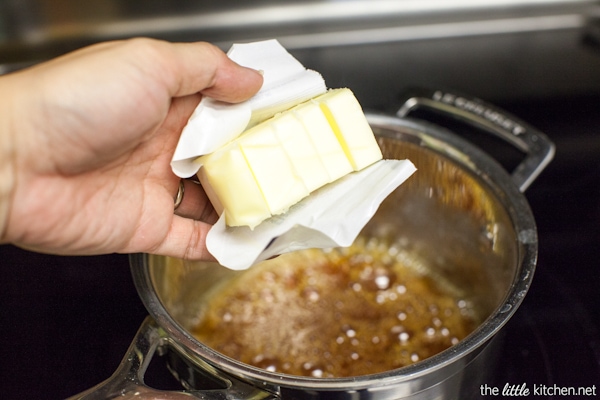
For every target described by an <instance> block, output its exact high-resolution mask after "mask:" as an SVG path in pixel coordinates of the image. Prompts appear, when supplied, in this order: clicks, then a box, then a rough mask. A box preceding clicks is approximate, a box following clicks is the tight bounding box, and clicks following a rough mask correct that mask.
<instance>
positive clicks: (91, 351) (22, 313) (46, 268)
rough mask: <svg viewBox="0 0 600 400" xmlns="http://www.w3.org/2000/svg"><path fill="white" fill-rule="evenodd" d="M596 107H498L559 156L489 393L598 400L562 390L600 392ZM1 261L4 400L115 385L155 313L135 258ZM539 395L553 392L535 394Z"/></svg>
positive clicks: (590, 100) (573, 103)
mask: <svg viewBox="0 0 600 400" xmlns="http://www.w3.org/2000/svg"><path fill="white" fill-rule="evenodd" d="M598 104H600V97H583V98H576V99H573V98H568V99H565V98H559V99H553V100H547V101H530V102H521V103H507V104H501V106H502V107H503V108H505V109H506V110H508V111H510V112H512V113H513V114H515V115H517V116H519V117H521V118H522V119H523V120H525V121H527V122H529V123H531V124H532V125H533V126H536V127H537V128H539V129H540V130H541V131H542V132H545V133H546V134H547V135H548V136H550V138H551V139H552V140H553V141H554V142H555V143H556V145H557V154H556V157H555V160H554V161H553V162H552V163H551V165H550V166H549V167H548V168H547V170H546V171H545V172H544V173H543V174H542V176H541V177H540V178H538V180H537V181H536V182H535V183H534V184H533V185H532V186H531V187H530V188H529V189H528V191H527V193H526V195H527V198H528V200H529V202H530V204H531V207H532V209H533V212H534V214H535V216H536V220H537V223H538V230H539V236H540V252H539V261H538V267H537V270H536V276H535V279H534V283H533V285H532V287H531V290H530V292H529V294H528V295H527V297H526V298H525V300H524V303H523V304H522V306H521V307H520V308H519V310H518V311H517V313H516V314H515V316H514V317H513V318H512V319H511V320H510V321H509V323H508V324H507V326H506V327H505V329H504V333H505V337H504V342H503V343H504V344H503V349H502V352H501V353H500V359H499V362H498V368H497V370H496V372H495V373H494V375H493V376H494V379H493V380H492V381H490V382H489V387H490V388H494V387H497V388H499V389H500V391H501V390H502V389H503V388H504V386H505V385H506V384H509V385H515V386H516V385H518V386H521V385H523V384H524V385H525V386H526V387H527V388H529V390H530V393H529V397H531V398H553V396H552V394H554V395H555V396H554V398H586V397H587V398H593V397H595V396H575V397H570V396H563V395H559V392H558V391H557V390H558V389H560V388H568V387H573V388H589V390H590V391H588V393H589V394H591V390H592V389H591V388H592V387H593V386H594V385H596V386H599V385H600V296H599V295H598V293H599V287H600V263H599V262H598V260H599V259H600V229H598V227H599V226H600V113H598ZM0 260H1V261H0V264H1V265H2V272H3V275H4V278H3V279H2V290H1V292H0V307H1V309H2V311H1V314H0V315H1V316H0V318H1V324H0V327H1V328H0V340H1V342H2V346H1V347H2V350H1V352H0V354H1V355H2V360H3V362H2V363H1V365H0V382H2V383H1V384H0V391H1V393H2V395H1V396H0V397H2V398H4V399H25V398H28V399H42V398H43V399H60V398H65V397H67V396H70V395H73V394H76V393H78V392H80V391H82V390H84V389H87V388H89V387H91V386H93V385H95V384H97V383H99V382H100V381H102V380H104V379H106V378H108V377H109V376H110V375H111V374H112V373H113V372H114V370H115V368H116V367H117V365H118V364H119V362H120V360H121V358H122V357H123V355H124V354H125V351H126V349H127V347H128V346H129V344H130V342H131V340H132V338H133V336H134V334H135V332H136V330H137V329H138V327H139V326H140V324H141V322H142V320H143V319H144V318H145V316H146V315H147V314H146V311H145V309H144V307H143V305H142V304H141V301H140V300H139V298H138V296H137V294H136V291H135V288H134V287H133V283H132V280H131V277H130V272H129V266H128V260H127V257H126V256H123V255H107V256H99V257H57V256H48V255H40V254H32V253H29V252H25V251H23V250H20V249H17V248H14V247H11V246H1V247H0ZM161 368H162V366H161V365H157V366H156V369H158V370H161ZM165 372H166V370H164V371H162V370H161V371H159V372H158V373H157V374H156V375H157V376H158V377H157V378H153V379H155V382H156V385H158V386H160V385H170V384H171V382H170V380H169V379H170V377H166V378H163V377H161V373H165ZM165 375H168V373H166V374H165ZM151 383H152V382H151ZM534 385H537V387H538V389H539V388H540V387H542V386H543V387H545V388H546V389H547V390H546V392H543V394H535V393H534V392H533V389H534ZM599 392H600V388H596V392H595V394H596V396H598V395H599ZM485 397H486V396H482V398H485ZM489 397H490V398H502V396H501V395H498V396H491V395H490V396H489Z"/></svg>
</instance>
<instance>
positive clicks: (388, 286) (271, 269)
mask: <svg viewBox="0 0 600 400" xmlns="http://www.w3.org/2000/svg"><path fill="white" fill-rule="evenodd" d="M409 264H410V263H409ZM476 325H477V323H476V318H475V317H474V313H473V311H472V307H471V305H470V304H469V303H468V302H467V301H465V300H463V299H461V298H457V296H456V294H455V292H454V291H452V290H447V288H446V287H444V286H443V285H440V284H439V283H438V282H437V281H436V280H434V279H432V278H431V277H430V276H428V275H427V274H423V272H422V271H419V270H418V269H415V268H413V267H412V266H407V259H406V258H405V257H402V254H401V253H400V252H398V250H396V248H394V247H393V246H391V247H390V246H388V245H384V244H383V243H378V242H377V240H375V239H370V240H365V239H361V238H359V240H357V242H356V243H355V244H354V245H353V246H352V247H350V248H346V249H334V250H329V251H323V250H305V251H300V252H295V253H291V254H287V255H283V256H280V257H278V258H277V259H275V260H271V261H267V262H264V263H262V264H260V265H257V266H255V267H252V268H251V269H249V270H248V271H246V272H245V273H244V274H242V275H241V276H240V277H238V278H237V279H236V280H235V281H233V282H230V283H229V284H228V285H227V286H226V287H224V288H223V289H222V290H220V291H218V293H216V294H215V295H214V296H212V297H211V299H210V300H209V301H208V304H207V306H206V308H205V310H204V312H203V315H202V316H201V318H200V322H199V324H198V325H197V326H196V328H195V329H194V331H193V334H194V335H195V336H196V338H197V339H198V340H200V341H201V342H203V343H205V344H207V345H208V346H210V347H212V348H213V349H215V350H217V351H219V352H221V353H223V354H225V355H227V356H229V357H231V358H234V359H237V360H239V361H242V362H244V363H247V364H250V365H254V366H256V367H259V368H263V369H266V370H268V371H272V372H278V373H284V374H290V375H299V376H310V377H316V378H321V377H322V378H334V377H350V376H360V375H367V374H373V373H377V372H383V371H388V370H392V369H396V368H400V367H403V366H406V365H410V364H413V363H415V362H417V361H420V360H423V359H426V358H428V357H431V356H433V355H435V354H437V353H439V352H441V351H443V350H445V349H447V348H449V347H450V346H452V345H454V344H456V343H458V341H460V340H461V339H463V338H464V337H465V336H467V335H468V334H469V333H470V332H471V331H472V330H473V329H474V328H475V327H476Z"/></svg>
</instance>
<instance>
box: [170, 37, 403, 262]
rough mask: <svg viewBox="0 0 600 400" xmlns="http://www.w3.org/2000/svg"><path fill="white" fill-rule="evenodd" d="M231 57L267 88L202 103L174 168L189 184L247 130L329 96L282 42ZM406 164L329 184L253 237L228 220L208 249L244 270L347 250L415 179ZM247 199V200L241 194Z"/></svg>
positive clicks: (236, 48)
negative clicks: (235, 99) (240, 98)
mask: <svg viewBox="0 0 600 400" xmlns="http://www.w3.org/2000/svg"><path fill="white" fill-rule="evenodd" d="M227 54H228V56H229V57H230V58H231V59H232V60H233V61H235V62H237V63H238V64H240V65H243V66H246V67H249V68H254V69H256V70H260V71H263V77H264V81H263V86H262V87H261V89H260V91H259V92H258V93H257V94H256V95H254V96H253V97H252V98H250V99H248V100H246V101H244V102H242V103H239V104H229V103H223V102H219V101H216V100H214V99H211V98H208V97H205V98H203V99H202V100H201V101H200V104H199V105H198V107H197V108H196V110H195V111H194V113H193V114H192V116H191V117H190V119H189V121H188V124H187V125H186V126H185V128H184V129H183V131H182V134H181V137H180V139H179V143H178V145H177V148H176V150H175V153H174V155H173V159H172V161H171V167H172V170H173V172H174V173H175V174H176V175H177V176H179V177H181V178H187V177H190V176H193V175H195V174H196V173H197V172H198V170H199V168H201V164H200V163H198V162H197V161H196V162H194V160H197V159H198V157H199V156H202V155H205V154H209V153H212V152H213V151H215V150H217V149H218V148H219V147H221V146H223V145H225V144H226V143H228V142H230V141H231V140H233V139H235V138H236V137H237V136H239V135H240V134H241V133H243V132H244V131H245V130H247V129H248V128H250V127H252V126H253V125H256V124H258V123H260V122H262V121H264V120H266V119H268V118H270V117H272V116H274V115H275V114H277V113H279V112H282V111H285V110H288V109H290V108H292V107H293V106H295V105H297V104H299V103H302V102H304V101H307V100H309V99H311V98H314V97H316V96H318V95H320V94H323V93H325V92H326V91H327V87H326V86H325V82H324V80H323V78H322V77H321V75H320V74H319V73H318V72H316V71H312V70H308V69H306V68H304V66H303V65H302V64H301V63H300V62H298V60H296V59H295V58H294V57H293V56H291V55H290V54H289V53H288V52H287V51H286V50H285V49H284V48H283V47H282V46H281V45H280V44H279V42H277V40H267V41H262V42H255V43H248V44H235V45H233V46H232V47H231V49H230V50H229V52H228V53H227ZM414 171H415V166H414V165H413V164H412V163H411V162H410V161H408V160H380V161H378V162H376V163H375V164H373V165H371V166H369V167H367V168H365V169H363V170H361V171H358V172H352V173H350V174H349V175H346V176H345V177H343V178H341V179H339V180H337V181H335V182H333V183H330V184H328V185H326V186H324V187H322V188H320V189H318V190H316V191H315V192H313V193H311V194H310V196H308V197H305V198H304V199H303V200H302V201H300V202H299V203H297V204H295V205H294V206H292V207H291V208H290V209H289V210H288V211H287V212H286V213H284V214H282V215H276V216H273V217H271V218H269V219H267V220H265V221H263V222H262V223H260V224H259V225H258V226H257V227H255V228H254V229H250V228H249V227H246V226H242V227H229V226H227V225H226V224H225V216H224V214H223V215H221V217H220V218H219V220H218V222H217V223H216V224H215V225H214V226H213V227H212V228H211V229H210V231H209V233H208V235H207V239H206V244H207V247H208V250H209V252H210V253H211V254H212V255H213V256H214V257H215V258H216V259H217V261H218V262H219V263H220V264H221V265H223V266H225V267H228V268H230V269H246V268H249V267H250V266H252V265H254V264H256V263H258V262H260V261H262V260H266V259H268V258H271V257H273V256H275V255H279V254H284V253H287V252H291V251H295V250H301V249H306V248H327V247H336V246H349V245H351V244H352V242H353V241H354V240H355V238H356V237H357V236H358V234H359V233H360V231H361V230H362V228H363V227H364V225H365V224H366V223H367V222H368V221H369V220H370V219H371V217H372V216H373V214H375V212H376V210H377V208H378V207H379V205H380V203H381V202H382V201H383V200H384V199H385V198H386V197H387V196H388V195H389V194H390V193H391V192H392V191H393V190H395V189H396V188H397V187H398V186H399V185H401V184H402V182H404V181H405V180H406V179H407V178H408V177H409V176H410V175H411V174H412V173H413V172H414ZM240 196H243V193H240Z"/></svg>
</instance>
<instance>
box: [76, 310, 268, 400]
mask: <svg viewBox="0 0 600 400" xmlns="http://www.w3.org/2000/svg"><path fill="white" fill-rule="evenodd" d="M165 346H170V347H171V348H175V349H176V351H177V352H178V353H179V354H178V356H180V357H182V358H186V359H188V360H189V362H190V363H194V361H192V360H191V357H188V356H186V355H185V354H184V352H183V351H181V349H177V346H176V345H175V344H174V343H172V341H171V339H170V338H169V336H168V334H167V333H166V332H164V331H163V330H162V329H161V328H160V327H159V326H158V324H157V323H156V322H155V321H154V320H153V319H152V317H147V318H146V320H145V321H144V323H143V324H142V326H141V327H140V329H139V330H138V333H137V335H136V337H135V338H134V340H133V342H132V343H131V345H130V346H129V349H128V350H127V354H125V357H124V358H123V361H121V364H120V365H119V367H118V369H117V370H116V371H115V373H114V374H113V375H112V376H111V377H110V378H108V379H107V380H105V381H104V382H102V383H100V384H98V385H96V386H94V387H92V388H90V389H88V390H86V391H84V392H82V393H79V394H77V395H75V396H73V397H71V398H69V399H68V400H101V399H102V400H105V399H117V398H118V399H131V400H134V399H135V400H143V399H145V400H150V399H164V400H191V399H205V400H226V399H227V400H236V399H238V400H241V399H257V400H275V399H278V398H279V397H278V396H276V395H274V394H272V393H269V392H265V391H262V390H259V389H257V388H255V387H253V386H251V385H248V384H245V383H243V382H241V381H238V380H236V379H233V378H231V379H230V378H229V377H225V376H220V375H219V374H218V373H217V372H216V371H207V372H206V373H208V374H210V375H211V377H212V378H213V379H219V380H221V381H222V382H223V385H222V386H224V387H225V389H210V390H202V389H199V390H192V389H190V390H181V391H165V390H158V389H154V388H151V387H149V386H147V385H146V384H145V383H144V374H145V373H146V369H147V368H148V365H149V364H150V361H151V359H152V357H153V356H154V354H155V353H156V352H157V351H158V350H159V349H164V348H165ZM178 350H180V351H178ZM198 363H199V361H198V362H195V363H194V364H195V368H197V369H203V368H208V369H210V367H209V366H208V365H206V366H201V365H199V364H198Z"/></svg>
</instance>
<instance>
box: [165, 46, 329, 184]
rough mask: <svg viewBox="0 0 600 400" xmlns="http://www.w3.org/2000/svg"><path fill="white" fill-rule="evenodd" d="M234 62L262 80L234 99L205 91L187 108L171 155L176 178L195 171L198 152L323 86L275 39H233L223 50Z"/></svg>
mask: <svg viewBox="0 0 600 400" xmlns="http://www.w3.org/2000/svg"><path fill="white" fill-rule="evenodd" d="M227 55H228V56H229V58H230V59H231V60H233V61H235V62H236V63H238V64H240V65H242V66H245V67H248V68H253V69H256V70H259V71H262V72H263V78H264V80H263V85H262V87H261V89H260V90H259V91H258V93H256V94H255V95H254V96H253V97H252V98H250V99H248V100H246V101H244V102H242V103H238V104H230V103H224V102H219V101H217V100H214V99H211V98H209V97H204V98H203V99H202V100H201V101H200V104H198V106H197V107H196V110H194V112H193V113H192V115H191V117H190V119H189V121H188V123H187V125H186V126H185V127H184V129H183V131H182V132H181V137H180V138H179V142H178V144H177V147H176V149H175V153H174V154H173V158H172V160H171V169H172V170H173V172H174V173H175V175H177V176H179V177H180V178H189V177H190V176H193V175H194V174H196V172H198V169H199V168H200V165H199V164H198V163H194V160H195V159H196V158H198V157H199V156H202V155H205V154H209V153H212V152H213V151H215V150H216V149H218V148H219V147H221V146H223V145H225V144H226V143H228V142H230V141H231V140H233V139H235V138H236V137H238V136H239V135H240V134H241V133H243V132H244V131H245V130H246V129H248V128H250V127H252V126H254V125H256V124H258V123H260V122H262V121H264V120H266V119H268V118H270V117H272V116H274V115H275V114H277V113H279V112H281V111H285V110H287V109H289V108H291V107H293V106H295V105H296V104H299V103H302V102H304V101H307V100H309V99H312V98H313V97H315V96H318V95H320V94H323V93H325V92H326V91H327V87H326V86H325V81H324V80H323V77H322V76H321V74H319V73H318V72H316V71H313V70H309V69H306V68H304V66H303V65H302V64H301V63H300V62H299V61H298V60H296V59H295V58H294V57H293V56H292V55H291V54H290V53H288V51H287V50H286V49H285V48H284V47H283V46H281V44H280V43H279V42H278V41H277V40H275V39H271V40H265V41H260V42H253V43H245V44H234V45H233V46H232V47H231V49H230V50H229V51H228V52H227Z"/></svg>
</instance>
